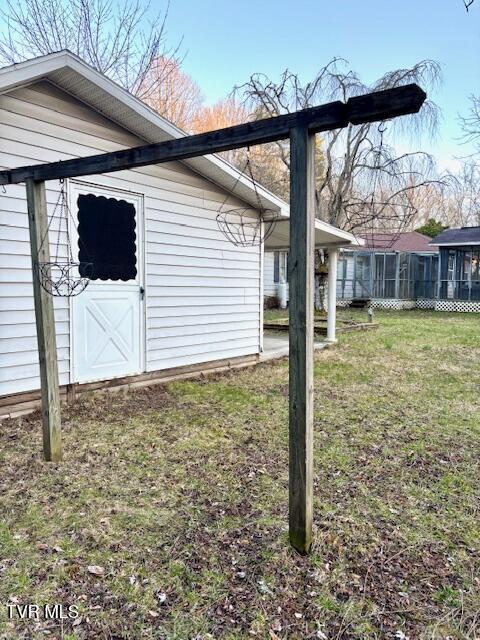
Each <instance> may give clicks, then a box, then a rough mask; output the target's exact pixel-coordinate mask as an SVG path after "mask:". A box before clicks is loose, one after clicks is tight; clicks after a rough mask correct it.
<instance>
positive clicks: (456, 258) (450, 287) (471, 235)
mask: <svg viewBox="0 0 480 640" xmlns="http://www.w3.org/2000/svg"><path fill="white" fill-rule="evenodd" d="M431 245H432V246H434V247H436V248H437V247H438V248H439V251H440V266H439V270H438V273H439V280H438V290H437V298H438V301H437V308H440V309H445V310H448V309H451V308H455V309H458V310H465V311H466V310H471V311H480V227H462V228H461V229H446V230H445V231H442V233H440V234H439V235H438V236H436V237H435V238H434V239H433V240H432V241H431Z"/></svg>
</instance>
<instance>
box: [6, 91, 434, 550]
mask: <svg viewBox="0 0 480 640" xmlns="http://www.w3.org/2000/svg"><path fill="white" fill-rule="evenodd" d="M425 98H426V94H425V93H424V91H422V89H420V87H418V86H417V85H414V84H412V85H407V86H405V87H398V88H395V89H389V90H386V91H379V92H375V93H370V94H367V95H364V96H358V97H355V98H350V99H349V100H348V101H347V102H346V103H342V102H332V103H330V104H326V105H322V106H319V107H312V108H310V109H304V110H303V111H298V112H296V113H292V114H287V115H283V116H278V117H276V118H268V119H264V120H258V121H255V122H250V123H247V124H242V125H236V126H234V127H228V128H226V129H219V130H217V131H211V132H208V133H202V134H199V135H195V136H186V137H184V138H179V139H175V140H169V141H167V142H160V143H156V144H150V145H145V146H141V147H135V148H133V149H123V150H121V151H115V152H113V153H103V154H100V155H95V156H90V157H85V158H76V159H73V160H63V161H60V162H53V163H49V164H39V165H33V166H28V167H20V168H17V169H11V170H7V171H1V172H0V185H2V184H4V185H5V184H14V183H19V182H26V187H27V202H28V215H29V226H30V244H31V251H32V267H33V272H34V283H33V293H34V300H35V315H36V324H37V339H38V351H39V360H40V380H41V388H42V414H43V434H44V452H45V458H46V459H47V460H51V461H56V460H59V459H60V458H61V440H60V401H59V390H58V369H57V353H56V344H55V325H54V317H53V303H52V299H51V298H50V296H48V294H46V292H45V291H44V290H43V289H42V287H41V285H40V283H39V281H38V278H37V277H36V273H35V272H36V270H37V265H38V261H44V262H48V259H49V258H48V229H47V204H46V198H45V181H46V180H58V179H62V178H74V177H81V176H87V175H92V174H100V173H111V172H114V171H121V170H125V169H133V168H135V167H142V166H146V165H150V164H158V163H161V162H169V161H174V160H185V159H187V158H193V157H196V156H204V155H206V154H210V153H217V152H220V151H227V150H230V149H237V148H240V147H245V146H250V145H252V146H253V145H257V144H264V143H266V142H273V141H275V140H282V139H286V138H290V155H291V167H290V185H291V188H290V211H291V213H290V260H289V274H290V352H289V358H290V373H289V376H290V382H289V389H290V394H289V395H290V398H289V460H290V462H289V465H290V474H289V531H290V542H291V544H292V545H293V546H294V547H295V548H296V549H297V550H298V551H300V552H301V553H308V551H309V549H310V545H311V542H312V521H313V505H312V501H313V320H314V318H313V289H314V287H313V278H314V273H313V251H314V233H315V199H314V193H315V179H314V176H315V166H314V165H315V157H314V136H315V133H317V132H320V131H327V130H332V129H339V128H341V127H346V126H347V125H348V124H349V123H351V124H361V123H366V122H375V121H381V120H387V119H389V118H394V117H396V116H401V115H405V114H409V113H416V112H417V111H418V110H419V109H420V107H421V106H422V104H423V102H424V100H425ZM45 238H47V242H45V243H44V242H43V240H44V239H45Z"/></svg>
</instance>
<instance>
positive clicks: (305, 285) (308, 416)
mask: <svg viewBox="0 0 480 640" xmlns="http://www.w3.org/2000/svg"><path fill="white" fill-rule="evenodd" d="M314 143H315V134H313V133H310V132H309V131H308V128H307V127H305V126H298V127H294V128H293V129H292V130H291V132H290V253H289V261H288V268H289V282H290V314H289V325H290V347H289V348H290V354H289V357H290V360H289V363H290V366H289V401H290V405H289V507H290V508H289V535H290V543H291V544H292V546H293V547H294V548H295V549H297V551H299V552H300V553H308V552H309V550H310V546H311V544H312V520H313V320H314V318H313V309H314V305H313V301H314V284H313V282H314V243H315V239H314V234H315V151H314V149H315V145H314Z"/></svg>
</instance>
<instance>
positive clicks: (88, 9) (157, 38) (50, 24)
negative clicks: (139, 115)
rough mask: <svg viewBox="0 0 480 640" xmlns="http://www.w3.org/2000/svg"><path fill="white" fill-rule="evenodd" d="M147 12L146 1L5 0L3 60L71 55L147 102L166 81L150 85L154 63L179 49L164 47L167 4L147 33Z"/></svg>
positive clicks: (2, 11) (0, 49)
mask: <svg viewBox="0 0 480 640" xmlns="http://www.w3.org/2000/svg"><path fill="white" fill-rule="evenodd" d="M148 10H149V5H148V4H145V3H144V2H143V1H142V0H124V1H123V2H118V3H114V2H113V1H112V0H19V1H15V0H6V7H5V8H4V9H0V15H1V16H2V18H3V21H4V25H5V27H4V31H3V33H2V34H1V35H0V59H1V60H2V61H3V62H4V63H5V64H12V63H15V62H20V61H22V60H25V59H27V58H32V57H36V56H41V55H45V54H48V53H52V52H54V51H59V50H62V49H69V50H70V51H72V52H73V53H76V54H77V55H78V56H80V57H81V58H82V59H83V60H85V61H86V62H88V63H89V64H91V65H92V66H93V67H95V68H96V69H98V70H99V71H100V72H101V73H103V74H105V75H106V76H108V77H110V78H111V79H112V80H114V81H115V82H117V83H118V84H120V85H121V86H122V87H124V88H125V89H127V90H128V91H130V92H131V93H133V94H135V95H137V96H138V97H140V98H141V99H145V98H147V97H148V96H149V95H150V93H152V92H154V91H155V89H156V88H157V86H158V85H159V84H160V83H161V82H162V80H163V77H160V76H155V78H152V79H151V81H149V82H147V81H146V79H147V76H149V72H150V69H151V67H152V65H153V64H154V62H155V60H158V59H159V58H163V57H169V58H176V56H177V54H178V50H179V46H180V45H177V46H176V47H174V48H173V49H172V48H168V47H167V46H166V32H165V25H166V19H167V15H168V4H167V6H166V9H165V11H164V12H163V14H162V13H159V14H158V15H157V16H156V17H155V18H154V19H153V20H152V21H151V22H150V23H149V24H148V26H147V27H146V28H143V27H142V25H144V24H145V23H146V22H147V13H148ZM168 70H169V69H167V71H168ZM149 77H150V76H149Z"/></svg>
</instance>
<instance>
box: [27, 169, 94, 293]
mask: <svg viewBox="0 0 480 640" xmlns="http://www.w3.org/2000/svg"><path fill="white" fill-rule="evenodd" d="M55 217H57V218H58V229H57V237H56V243H55V254H54V255H53V256H50V260H49V261H48V262H42V261H38V262H37V265H36V266H37V269H36V276H37V278H38V280H39V282H40V285H41V286H42V288H43V289H44V290H45V291H46V292H47V293H49V294H50V295H51V296H57V297H62V298H71V297H73V296H78V295H79V294H80V293H82V291H85V289H86V287H87V286H88V283H89V282H90V280H89V278H90V276H91V274H92V271H93V263H92V262H83V261H82V262H78V261H76V260H74V259H73V251H72V244H71V238H70V231H69V218H70V219H71V220H72V222H73V223H74V224H75V222H74V220H73V216H72V214H71V211H70V207H69V206H68V200H67V194H66V190H65V182H64V180H60V193H59V195H58V199H57V202H56V204H55V208H54V210H53V213H52V215H51V216H50V220H49V222H48V226H47V230H46V232H45V235H44V236H43V238H42V241H41V243H40V247H39V250H38V254H39V255H40V253H41V251H40V250H41V248H42V247H43V245H44V243H45V242H49V230H50V227H51V225H52V221H53V219H54V218H55ZM62 231H63V232H64V233H65V238H66V255H65V251H63V252H62V247H61V244H60V239H61V235H62ZM79 243H80V240H79ZM62 253H63V255H62ZM87 256H88V252H87ZM80 267H81V268H82V274H85V275H80Z"/></svg>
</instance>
